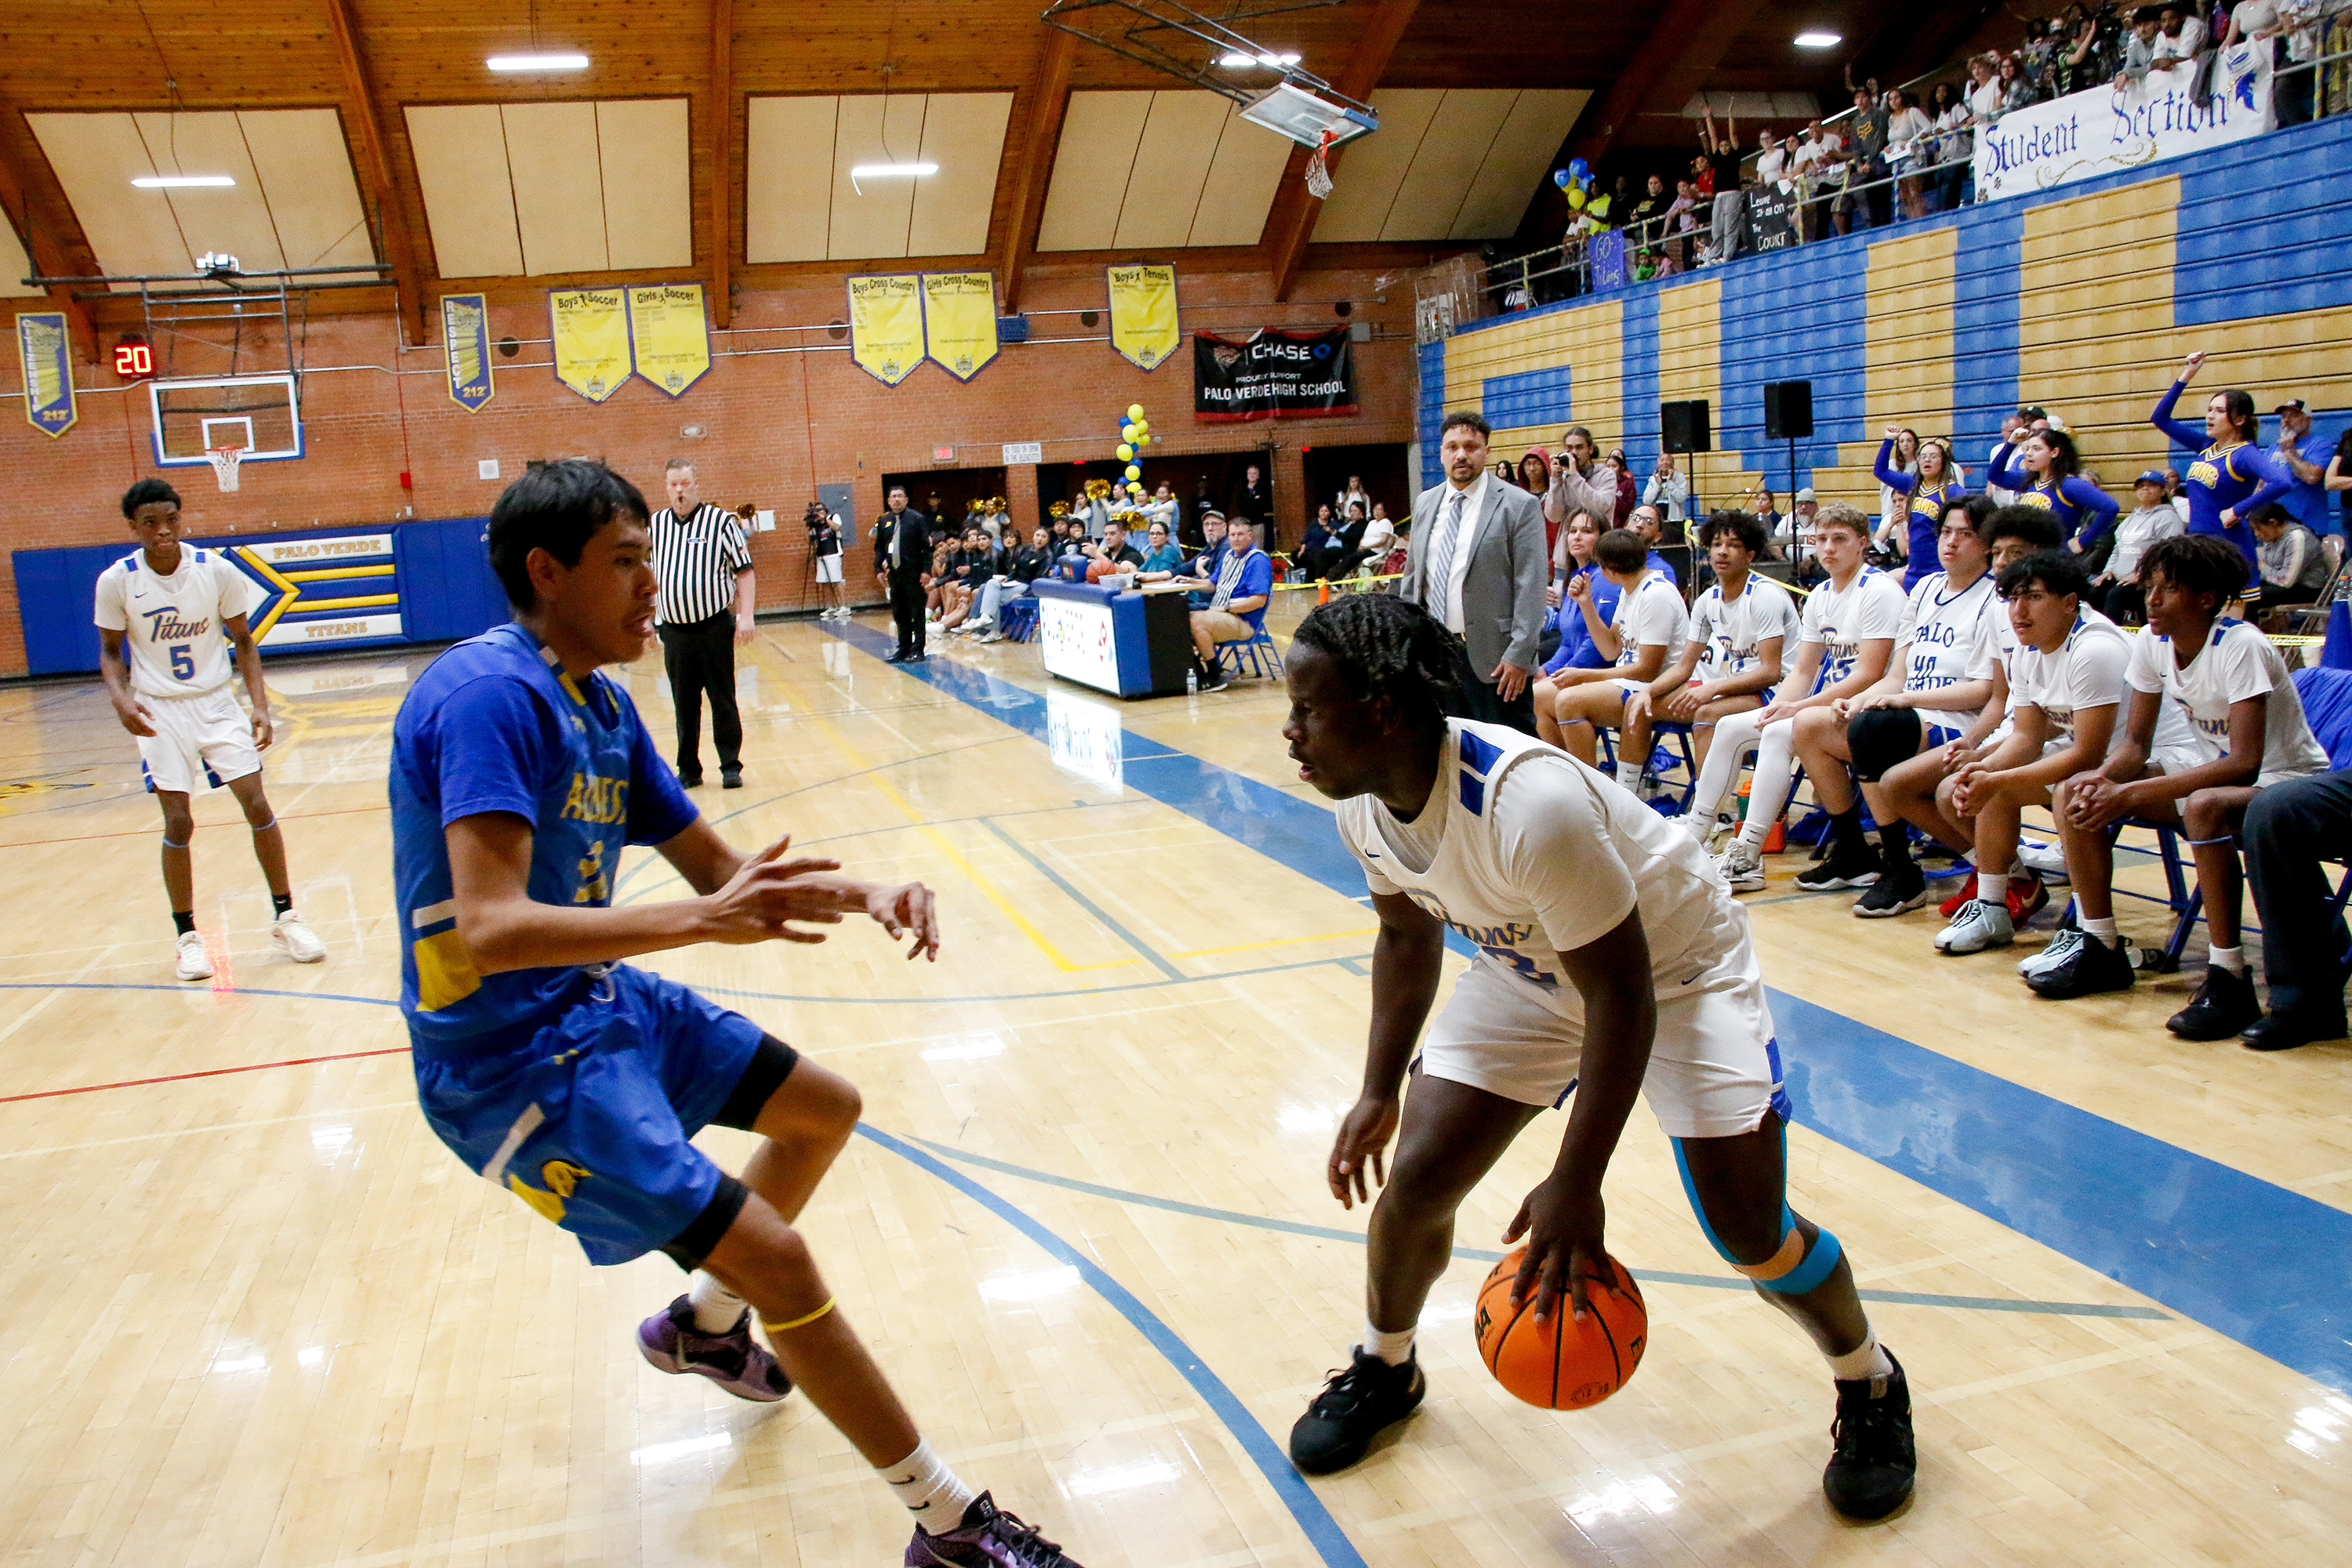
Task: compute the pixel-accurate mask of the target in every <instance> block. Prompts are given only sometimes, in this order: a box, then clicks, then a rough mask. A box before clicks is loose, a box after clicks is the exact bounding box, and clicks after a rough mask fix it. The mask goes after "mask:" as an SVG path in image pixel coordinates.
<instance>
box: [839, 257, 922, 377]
mask: <svg viewBox="0 0 2352 1568" xmlns="http://www.w3.org/2000/svg"><path fill="white" fill-rule="evenodd" d="M849 357H850V358H851V359H853V360H856V362H857V368H858V369H860V370H862V371H864V372H865V373H866V374H868V375H870V376H872V377H873V378H874V379H875V380H877V381H878V382H880V383H881V384H883V385H885V386H896V385H898V384H899V383H900V382H902V381H904V380H906V379H907V378H908V376H910V375H912V374H915V367H916V366H917V365H919V364H920V363H923V280H922V279H921V278H919V276H917V275H916V274H914V273H912V272H898V273H889V274H887V275H884V276H881V277H876V278H853V279H850V280H849Z"/></svg>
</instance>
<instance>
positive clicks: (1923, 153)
mask: <svg viewBox="0 0 2352 1568" xmlns="http://www.w3.org/2000/svg"><path fill="white" fill-rule="evenodd" d="M1935 130H1936V122H1935V121H1932V120H1930V119H1928V118H1927V110H1923V109H1921V108H1920V107H1919V106H1918V105H1917V104H1916V103H1906V104H1905V105H1904V106H1903V110H1902V112H1901V113H1899V114H1896V115H1895V116H1893V117H1892V118H1890V119H1889V120H1888V121H1887V122H1886V148H1887V152H1888V153H1889V154H1890V155H1893V156H1898V157H1899V156H1901V155H1903V154H1904V153H1909V154H1910V156H1911V159H1912V161H1913V162H1914V163H1926V162H1927V154H1928V153H1929V151H1930V149H1929V146H1928V145H1927V143H1926V142H1921V140H1920V139H1921V138H1922V137H1932V136H1933V135H1934V134H1935Z"/></svg>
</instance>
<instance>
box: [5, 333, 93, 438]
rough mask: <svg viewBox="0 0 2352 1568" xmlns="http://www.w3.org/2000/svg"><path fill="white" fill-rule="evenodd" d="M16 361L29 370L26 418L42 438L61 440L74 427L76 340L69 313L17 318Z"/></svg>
mask: <svg viewBox="0 0 2352 1568" xmlns="http://www.w3.org/2000/svg"><path fill="white" fill-rule="evenodd" d="M16 360H17V363H19V364H21V365H22V366H23V367H24V371H25V417H26V419H28V420H30V421H31V422H32V426H33V428H34V429H36V430H38V431H39V432H40V433H41V434H42V435H44V436H48V437H58V436H62V435H64V434H65V433H66V432H67V431H68V430H70V429H72V428H73V427H74V421H75V420H77V419H79V418H80V417H81V416H80V414H79V412H78V411H77V410H76V409H75V407H74V388H73V339H72V337H71V336H70V335H69V334H68V332H67V331H66V318H65V312H64V311H62V310H45V311H41V312H38V313H33V314H26V315H21V316H18V317H17V318H16Z"/></svg>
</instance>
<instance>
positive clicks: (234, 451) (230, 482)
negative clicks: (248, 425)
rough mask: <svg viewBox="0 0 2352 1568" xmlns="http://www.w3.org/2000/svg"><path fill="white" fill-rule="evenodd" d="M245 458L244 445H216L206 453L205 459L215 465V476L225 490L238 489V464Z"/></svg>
mask: <svg viewBox="0 0 2352 1568" xmlns="http://www.w3.org/2000/svg"><path fill="white" fill-rule="evenodd" d="M244 459H245V448H244V447H212V448H210V449H209V450H207V451H206V452H205V461H206V462H208V463H210V464H211V465H212V466H213V474H214V477H215V478H216V479H219V480H220V488H221V489H223V490H224V491H227V490H233V489H236V466H237V464H238V463H240V462H242V461H244Z"/></svg>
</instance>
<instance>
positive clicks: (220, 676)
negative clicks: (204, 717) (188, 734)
mask: <svg viewBox="0 0 2352 1568" xmlns="http://www.w3.org/2000/svg"><path fill="white" fill-rule="evenodd" d="M259 596H260V594H259V589H258V588H257V586H256V584H254V581H253V579H252V578H250V577H247V575H246V574H244V573H242V572H240V571H238V570H237V569H236V567H234V566H232V565H230V564H229V563H227V562H226V561H225V560H223V559H222V558H221V554H220V552H218V551H216V550H199V549H197V548H196V547H195V546H194V545H191V544H182V545H181V546H180V569H179V570H178V571H177V572H174V573H173V574H172V575H170V576H169V577H163V576H158V575H157V574H155V572H154V571H153V570H152V568H150V567H149V566H148V564H147V552H145V551H143V550H134V551H132V552H131V553H130V554H128V555H126V556H124V557H123V558H122V559H121V560H120V561H118V562H116V563H114V564H113V565H111V566H110V567H108V568H107V569H106V570H105V571H104V572H103V573H101V574H100V575H99V579H98V595H97V605H96V607H95V610H94V612H93V614H92V616H91V618H92V619H93V620H95V621H96V622H97V623H98V625H99V626H101V627H103V628H104V629H106V630H108V631H111V632H121V634H122V640H123V646H124V652H125V653H126V655H127V656H128V658H129V660H130V664H131V689H132V690H133V691H136V692H138V693H139V694H140V695H141V696H142V697H201V696H203V695H204V694H205V693H206V692H208V691H217V690H218V689H221V688H222V687H224V686H226V685H227V684H228V683H229V681H230V680H231V679H234V678H235V676H236V661H235V659H234V658H232V657H231V655H230V651H229V642H228V633H227V631H226V623H227V622H228V621H229V620H230V619H231V618H232V617H234V616H241V615H244V614H245V613H246V612H247V610H249V609H251V608H252V607H253V605H254V602H255V601H256V600H257V598H258V597H259Z"/></svg>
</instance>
